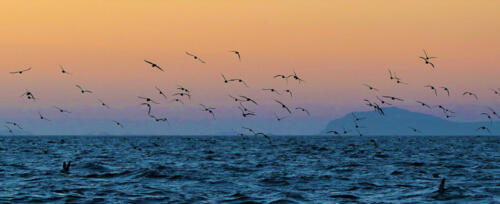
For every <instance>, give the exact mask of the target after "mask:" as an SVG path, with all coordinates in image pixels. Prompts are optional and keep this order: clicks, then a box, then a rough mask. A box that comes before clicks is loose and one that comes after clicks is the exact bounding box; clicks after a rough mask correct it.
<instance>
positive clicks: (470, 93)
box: [462, 91, 479, 100]
mask: <svg viewBox="0 0 500 204" xmlns="http://www.w3.org/2000/svg"><path fill="white" fill-rule="evenodd" d="M462 95H463V96H465V95H469V96H473V97H474V98H475V99H476V100H479V98H478V97H477V95H476V94H475V93H472V92H469V91H466V92H464V93H463V94H462Z"/></svg>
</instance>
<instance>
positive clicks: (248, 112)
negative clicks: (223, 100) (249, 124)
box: [238, 106, 255, 118]
mask: <svg viewBox="0 0 500 204" xmlns="http://www.w3.org/2000/svg"><path fill="white" fill-rule="evenodd" d="M238 109H240V111H241V115H242V116H243V117H244V118H246V117H247V116H255V113H254V112H251V111H248V110H247V109H246V108H244V107H241V106H238Z"/></svg>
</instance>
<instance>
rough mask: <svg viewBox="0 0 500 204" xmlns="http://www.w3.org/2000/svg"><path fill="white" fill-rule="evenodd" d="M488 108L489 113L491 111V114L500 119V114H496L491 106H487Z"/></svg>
mask: <svg viewBox="0 0 500 204" xmlns="http://www.w3.org/2000/svg"><path fill="white" fill-rule="evenodd" d="M488 109H489V110H490V111H491V113H493V115H495V116H497V117H498V118H499V119H500V115H498V114H497V112H496V111H495V110H493V108H491V107H488Z"/></svg>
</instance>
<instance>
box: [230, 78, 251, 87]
mask: <svg viewBox="0 0 500 204" xmlns="http://www.w3.org/2000/svg"><path fill="white" fill-rule="evenodd" d="M229 81H236V82H239V83H242V84H244V85H245V86H246V87H248V84H247V83H246V82H245V81H243V79H229Z"/></svg>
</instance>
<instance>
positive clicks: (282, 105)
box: [274, 100, 292, 114]
mask: <svg viewBox="0 0 500 204" xmlns="http://www.w3.org/2000/svg"><path fill="white" fill-rule="evenodd" d="M274 101H276V103H279V104H280V105H281V108H283V109H285V110H286V111H288V113H290V114H292V111H290V109H289V108H288V107H287V106H286V105H285V104H284V103H282V102H281V101H278V100H274Z"/></svg>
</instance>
